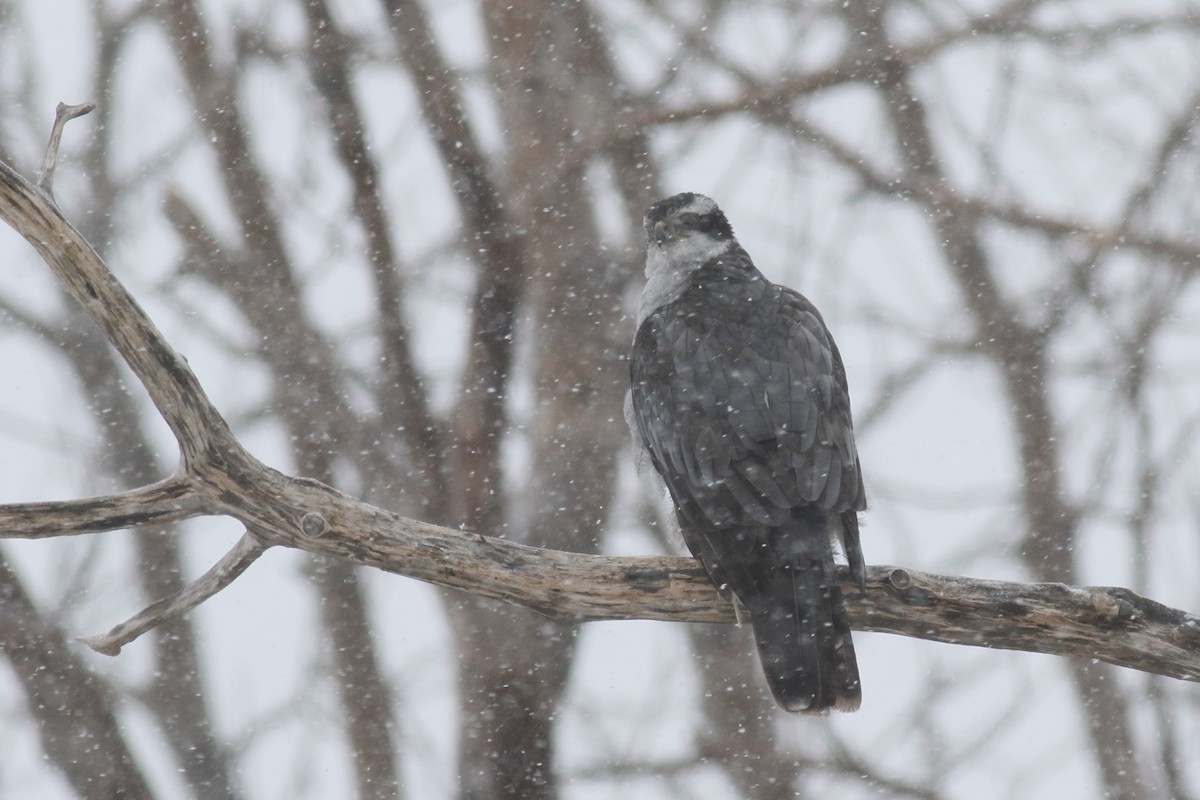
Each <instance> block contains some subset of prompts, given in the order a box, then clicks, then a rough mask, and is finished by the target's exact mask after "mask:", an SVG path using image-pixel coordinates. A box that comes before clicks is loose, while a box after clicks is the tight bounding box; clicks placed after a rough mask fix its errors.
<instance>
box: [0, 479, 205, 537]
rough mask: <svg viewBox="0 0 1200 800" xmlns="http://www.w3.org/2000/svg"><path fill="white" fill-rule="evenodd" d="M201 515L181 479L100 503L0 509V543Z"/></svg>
mask: <svg viewBox="0 0 1200 800" xmlns="http://www.w3.org/2000/svg"><path fill="white" fill-rule="evenodd" d="M202 513H204V502H203V500H202V498H201V497H200V495H198V494H197V493H196V492H195V490H194V489H193V488H192V486H191V484H190V482H189V481H188V480H187V479H186V478H181V477H178V476H176V477H172V478H168V479H167V480H165V481H160V482H159V483H152V484H150V485H149V486H143V487H141V488H140V489H133V490H131V491H128V492H121V493H120V494H113V495H106V496H104V497H89V498H86V499H84V500H66V501H58V502H38V503H14V504H10V505H3V506H0V539H46V538H51V537H55V536H74V535H78V534H81V533H96V532H97V531H113V530H118V529H120V528H131V527H133V526H135V525H148V524H151V523H157V524H160V525H163V524H166V523H170V522H178V521H180V520H184V519H189V518H191V517H194V516H197V515H198V514H202Z"/></svg>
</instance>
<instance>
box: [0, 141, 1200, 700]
mask: <svg viewBox="0 0 1200 800" xmlns="http://www.w3.org/2000/svg"><path fill="white" fill-rule="evenodd" d="M0 217H2V218H3V219H4V220H5V221H6V222H8V223H9V224H10V225H11V226H13V227H14V228H15V229H17V231H18V232H20V233H22V234H23V235H25V237H26V238H27V239H29V240H30V241H31V243H32V244H33V245H34V246H35V247H36V248H37V249H38V251H39V252H40V253H41V254H42V255H43V257H44V258H45V259H46V261H47V263H49V264H50V265H51V266H52V267H53V268H54V269H55V271H56V272H57V273H58V274H59V276H60V277H61V279H62V280H63V281H64V283H65V285H66V286H67V288H68V290H69V291H70V292H71V293H72V294H73V295H74V296H75V297H76V298H77V299H78V300H79V301H80V302H81V303H83V305H84V307H85V308H86V309H87V310H88V312H89V313H91V314H92V316H93V317H94V318H95V319H96V321H97V322H98V323H99V324H100V327H101V329H102V330H103V331H104V332H105V333H106V335H108V336H109V338H110V340H111V341H112V342H113V344H114V345H115V346H116V347H117V349H118V351H119V352H120V353H121V354H122V356H124V357H125V359H126V360H127V361H128V362H129V364H130V366H131V367H132V368H133V369H134V371H135V373H136V374H137V375H138V376H139V378H141V379H142V380H143V382H144V383H145V384H146V386H147V388H148V389H149V390H150V393H151V397H152V398H153V399H154V400H155V402H156V404H157V405H158V407H159V409H160V411H161V412H162V413H163V415H164V417H166V418H167V420H168V422H169V423H171V427H172V429H173V430H174V431H175V432H176V435H177V436H178V437H179V438H180V443H181V446H182V447H183V448H184V450H185V452H188V451H189V448H190V452H191V453H192V456H193V457H192V458H191V459H185V461H184V463H183V466H182V469H183V470H184V476H181V477H177V478H174V479H171V480H168V481H164V482H162V483H159V484H154V485H153V486H150V487H146V488H145V489H142V490H138V491H134V492H129V493H125V494H121V495H113V496H110V497H107V498H102V501H96V500H91V501H87V500H85V501H71V502H66V503H45V504H20V505H16V506H0V538H4V537H7V538H28V537H30V536H31V535H32V536H38V537H42V536H49V535H52V534H53V532H54V531H53V527H54V526H55V525H57V526H59V530H58V532H59V533H61V534H64V535H65V534H70V533H78V532H82V531H83V530H85V529H90V530H105V529H111V528H112V527H115V526H116V525H117V524H125V525H128V524H137V523H140V522H145V521H151V520H152V521H156V522H163V521H166V520H168V519H170V520H179V519H183V518H187V517H193V516H199V515H201V514H227V515H229V516H233V517H235V518H237V519H239V520H240V521H242V522H243V523H244V524H245V525H246V527H247V529H248V530H250V531H254V533H255V536H256V537H257V539H258V542H254V541H247V540H243V542H242V543H241V544H240V545H239V546H238V548H235V550H234V551H233V552H232V553H230V554H229V555H228V556H226V558H225V559H224V560H222V562H221V563H220V564H218V566H217V567H216V568H214V570H213V572H212V573H210V574H212V575H213V580H214V581H216V583H220V582H221V581H224V582H225V583H227V582H228V580H231V579H232V577H233V574H232V573H235V572H236V571H238V570H239V569H244V567H245V566H246V565H247V564H248V563H249V562H250V561H252V560H253V558H254V557H255V556H257V554H258V550H259V549H261V548H262V547H265V546H268V545H272V544H282V545H286V546H289V547H294V548H298V549H302V550H306V551H308V552H312V553H317V554H321V555H327V556H333V557H336V558H342V559H346V560H348V561H351V562H353V563H356V564H361V565H364V566H372V567H375V568H378V569H382V570H385V571H388V572H393V573H395V574H398V575H405V576H409V577H413V578H417V579H420V580H423V581H427V582H430V583H434V584H437V585H440V586H445V587H449V588H455V589H461V590H463V591H467V592H471V593H473V594H476V595H481V596H484V597H489V598H493V599H497V600H503V601H506V602H510V603H516V604H518V605H522V606H526V607H528V608H531V609H533V610H535V611H539V612H541V613H544V614H547V615H550V616H554V617H559V618H567V619H571V620H575V621H587V620H615V619H655V620H673V621H686V622H730V621H732V620H733V611H732V608H731V607H730V606H729V604H728V603H727V602H725V601H724V600H721V599H720V598H719V597H718V595H717V593H716V592H715V591H714V589H713V587H712V585H711V584H710V583H709V581H708V579H707V577H706V576H705V574H704V572H703V570H702V569H701V568H700V566H699V565H698V564H697V563H696V562H695V561H692V560H690V559H682V558H646V557H640V558H616V557H605V556H591V555H582V554H577V553H566V552H562V551H557V550H548V549H540V548H534V547H527V546H524V545H520V544H516V543H513V542H508V541H504V540H500V539H493V538H488V537H485V536H478V535H475V534H469V533H463V532H461V531H456V530H452V529H448V528H440V527H437V526H433V525H429V524H426V523H423V522H419V521H415V520H411V519H406V518H403V517H401V516H399V515H397V514H393V513H390V512H388V511H386V510H384V509H380V508H377V507H375V506H372V505H370V504H368V503H364V502H362V501H360V500H356V499H354V498H351V497H348V496H346V495H344V494H342V493H340V492H338V491H336V490H334V489H332V488H330V487H328V486H325V485H324V484H321V483H318V482H316V481H312V480H307V479H303V478H292V477H289V476H286V475H283V474H280V473H279V472H277V471H275V470H272V469H270V468H269V467H267V466H265V465H263V464H261V463H260V462H258V461H257V460H255V459H254V458H253V457H252V456H250V455H249V454H248V453H246V452H245V451H244V450H243V449H242V447H241V446H240V445H239V444H238V443H237V441H236V440H235V439H233V437H232V436H231V435H229V434H228V429H227V427H226V426H225V422H224V420H223V419H222V418H221V417H220V416H219V414H217V412H216V410H215V409H214V408H213V407H212V405H211V403H209V402H208V400H207V398H205V396H204V394H203V391H202V389H201V388H200V385H199V382H198V381H197V379H196V377H195V375H194V374H193V373H192V372H191V370H190V369H189V367H188V366H187V362H186V361H184V360H183V359H182V358H181V357H180V356H179V355H178V354H176V353H175V352H174V351H173V350H172V349H171V348H170V346H169V345H168V344H167V343H166V341H165V340H164V339H163V338H162V335H161V334H160V333H159V332H158V330H157V329H156V328H155V327H154V326H153V324H152V323H151V322H150V320H149V319H148V318H147V317H146V316H145V314H144V312H142V311H141V309H140V308H138V306H137V304H136V302H135V301H134V300H133V298H132V297H131V296H130V295H129V294H128V292H127V291H125V289H124V288H123V287H122V286H121V285H120V283H119V282H117V280H116V278H115V277H114V276H113V275H112V274H111V272H109V271H108V268H107V267H106V266H105V265H104V263H103V261H101V259H100V258H99V257H98V256H97V255H96V253H95V251H93V250H92V249H91V248H90V247H89V246H88V245H87V243H86V242H85V241H83V239H82V237H80V236H79V234H78V233H77V232H76V231H75V230H74V229H73V228H72V227H71V226H70V225H69V224H68V223H67V222H66V220H65V219H63V217H62V216H61V215H60V214H59V213H58V210H57V208H55V207H54V206H53V204H51V203H49V202H48V201H47V200H46V199H45V198H44V197H43V196H42V195H40V194H39V193H37V192H36V190H34V189H33V187H32V186H31V185H30V184H29V183H28V182H27V181H25V180H24V179H23V178H21V177H20V176H19V175H17V174H16V173H15V172H14V171H13V170H12V169H11V168H10V167H8V166H7V165H5V164H3V163H2V162H0ZM189 437H193V438H189ZM33 511H36V512H37V513H38V514H45V515H47V516H46V518H45V519H43V520H42V521H41V522H39V523H37V524H33V523H32V520H31V515H32V512H33ZM139 515H140V516H139ZM31 531H34V533H32V534H31ZM843 577H844V581H843V588H844V591H845V593H846V595H847V598H848V615H849V617H850V621H851V624H852V625H853V626H855V627H856V628H858V629H860V630H872V631H882V632H888V633H896V634H901V635H905V636H914V637H917V638H924V639H932V640H936V641H943V642H950V643H956V644H969V645H973V646H982V647H995V648H1004V649H1014V650H1029V651H1035V652H1043V653H1052V654H1056V655H1067V656H1076V657H1081V658H1089V659H1098V660H1101V661H1106V662H1109V663H1112V664H1118V665H1121V666H1126V667H1130V668H1133V669H1139V670H1143V671H1146V672H1152V673H1157V674H1161V675H1167V676H1170V677H1175V678H1181V679H1184V680H1190V681H1200V619H1198V618H1197V617H1195V616H1192V615H1189V614H1187V613H1185V612H1183V611H1179V610H1176V609H1172V608H1168V607H1166V606H1163V605H1160V604H1158V603H1155V602H1153V601H1151V600H1147V599H1146V598H1143V597H1140V596H1139V595H1136V594H1134V593H1133V592H1130V591H1128V590H1125V589H1101V588H1087V589H1083V588H1072V587H1068V586H1064V585H1061V584H1019V583H1007V582H999V581H981V580H972V579H967V578H959V577H945V576H935V575H927V574H924V573H919V572H915V571H911V570H902V569H895V568H888V567H872V568H870V569H869V570H868V581H867V591H866V593H865V594H860V593H859V592H858V591H857V590H856V589H855V588H854V585H853V583H852V582H851V581H850V580H849V578H848V576H843ZM216 583H213V582H210V583H209V584H208V586H209V587H212V586H215V585H216ZM221 585H224V584H223V583H222V584H221ZM217 588H220V587H219V586H217ZM209 593H210V594H211V592H209ZM193 596H199V597H200V599H203V597H204V596H207V595H205V594H203V591H201V592H199V594H198V595H193ZM182 604H183V601H182V600H181V599H180V598H178V597H177V598H175V599H173V600H170V601H167V603H166V604H164V605H163V606H161V607H158V606H156V607H154V608H152V609H151V610H150V611H148V612H146V613H147V614H153V613H156V612H155V609H156V608H157V609H158V612H157V613H161V611H162V609H163V608H179V607H181V605H182ZM193 605H194V603H193ZM135 627H136V625H135ZM117 638H118V639H120V638H123V640H124V641H128V637H127V635H126V636H125V637H121V636H120V635H118V636H117ZM103 641H104V640H102V643H103ZM112 641H116V639H113V640H112Z"/></svg>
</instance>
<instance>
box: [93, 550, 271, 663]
mask: <svg viewBox="0 0 1200 800" xmlns="http://www.w3.org/2000/svg"><path fill="white" fill-rule="evenodd" d="M266 551H267V548H266V546H265V545H263V544H262V543H261V542H259V541H258V539H256V538H255V537H254V535H253V534H251V533H246V534H243V535H242V538H241V539H238V542H237V544H235V545H234V546H233V549H232V550H230V551H229V552H228V553H226V554H225V555H224V556H223V557H222V558H221V560H220V561H218V562H217V563H216V564H214V565H213V566H212V568H211V569H209V570H208V572H206V573H204V574H203V575H201V576H200V577H199V578H197V579H196V580H195V581H193V582H192V583H190V584H188V585H187V586H186V587H184V589H183V590H181V591H180V592H178V593H177V594H174V595H171V596H170V597H164V598H163V599H162V600H159V601H158V602H157V603H154V604H153V605H151V606H150V607H148V608H146V609H144V610H142V611H141V612H139V613H137V614H135V615H134V616H132V617H130V618H129V619H127V620H126V621H125V622H122V623H121V624H120V625H118V626H116V627H115V628H113V629H112V630H111V631H109V632H108V633H105V634H101V635H99V636H81V637H80V638H79V641H81V642H83V643H84V644H86V645H87V646H88V647H90V648H92V649H93V650H95V651H96V652H97V653H103V654H104V655H106V656H115V655H117V654H118V653H120V652H121V648H122V647H124V646H125V645H127V644H129V643H130V642H132V641H133V640H134V639H136V638H138V637H139V636H141V635H142V634H143V633H146V632H147V631H150V630H153V629H154V628H157V627H158V626H159V625H161V624H162V623H163V622H165V621H166V620H168V619H171V618H172V617H177V616H179V615H180V614H185V613H187V612H188V611H191V610H192V609H193V608H195V607H196V606H198V605H200V604H201V603H203V602H204V601H205V600H207V599H208V598H210V597H212V596H213V595H214V594H216V593H217V592H219V591H221V590H222V589H224V588H225V587H226V586H228V585H229V584H231V583H233V582H234V581H235V580H236V579H237V577H238V576H239V575H241V574H242V573H243V572H245V571H246V568H247V567H249V566H250V565H251V564H253V563H254V562H255V561H257V560H258V557H259V556H261V555H262V554H263V553H265V552H266Z"/></svg>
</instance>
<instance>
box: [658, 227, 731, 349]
mask: <svg viewBox="0 0 1200 800" xmlns="http://www.w3.org/2000/svg"><path fill="white" fill-rule="evenodd" d="M733 245H734V240H733V239H714V238H712V237H711V236H704V235H701V234H693V235H691V236H685V237H683V238H682V239H676V240H674V241H672V242H671V243H670V244H668V245H667V246H666V247H659V246H658V245H655V244H651V245H650V246H649V247H648V248H647V250H646V288H644V289H642V300H641V303H639V304H638V316H637V324H638V326H639V327H641V324H642V322H643V321H645V319H646V317H648V316H650V315H651V314H653V313H654V311H655V310H656V309H658V308H660V307H661V306H664V305H666V304H667V303H670V302H671V301H673V300H675V299H676V298H677V297H679V295H681V294H682V293H683V292H684V290H686V289H687V285H688V281H689V280H690V279H691V277H692V275H693V274H694V273H695V272H696V270H698V269H700V267H702V266H704V265H705V264H706V263H708V262H709V261H711V260H712V259H714V258H716V257H717V256H722V255H724V254H725V253H727V252H729V249H730V248H731V247H733Z"/></svg>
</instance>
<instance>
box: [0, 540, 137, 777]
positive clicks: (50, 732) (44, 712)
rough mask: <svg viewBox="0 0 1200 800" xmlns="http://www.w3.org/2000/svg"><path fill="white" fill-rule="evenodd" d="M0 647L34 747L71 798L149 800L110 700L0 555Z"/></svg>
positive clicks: (108, 692) (108, 694)
mask: <svg viewBox="0 0 1200 800" xmlns="http://www.w3.org/2000/svg"><path fill="white" fill-rule="evenodd" d="M0 649H3V651H4V653H5V655H7V656H8V660H9V662H10V663H11V664H12V667H13V672H14V674H15V675H16V677H17V680H19V681H20V682H21V685H22V688H23V689H24V691H25V697H26V700H27V705H28V708H29V711H30V713H31V714H32V715H33V716H34V718H35V719H36V720H37V722H38V731H39V733H40V735H41V740H42V749H43V750H44V751H45V753H46V755H47V756H48V757H49V759H50V761H51V763H53V764H54V765H55V766H56V767H58V769H59V770H61V771H62V773H63V774H64V776H65V777H66V778H67V780H68V781H69V782H70V784H71V787H72V788H73V789H74V790H75V791H76V792H77V793H78V794H79V796H80V797H88V798H92V797H95V798H98V799H99V800H107V799H108V798H113V800H116V798H121V799H122V800H150V798H151V797H152V796H153V795H151V793H150V787H149V786H148V785H147V784H146V779H145V778H144V777H143V776H142V773H141V771H140V770H139V769H138V767H137V762H136V760H135V758H134V756H133V754H132V753H131V752H130V751H129V747H128V745H127V744H126V742H125V737H124V736H123V735H122V733H121V725H120V722H119V721H118V718H117V709H116V708H115V707H114V703H113V701H114V696H113V694H112V693H111V692H110V691H109V690H108V688H107V687H106V686H105V685H104V683H103V682H102V681H101V680H100V679H98V678H96V677H95V676H93V675H92V673H91V672H90V671H89V670H88V668H87V667H86V666H84V665H83V663H82V662H81V660H80V658H79V656H78V655H77V654H76V653H75V652H74V650H73V649H72V647H71V645H70V644H68V642H67V640H66V637H64V636H63V634H62V631H60V630H59V629H58V627H57V626H56V625H55V624H54V623H53V622H51V621H49V620H45V619H42V617H41V615H40V614H39V613H38V610H37V609H36V608H35V607H34V605H33V602H32V600H30V598H29V595H28V594H26V592H25V588H24V587H23V586H22V585H21V582H20V580H19V579H18V578H17V576H16V574H15V573H14V572H13V571H12V569H11V568H10V567H9V565H8V562H7V561H5V560H4V559H3V558H2V557H0Z"/></svg>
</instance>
